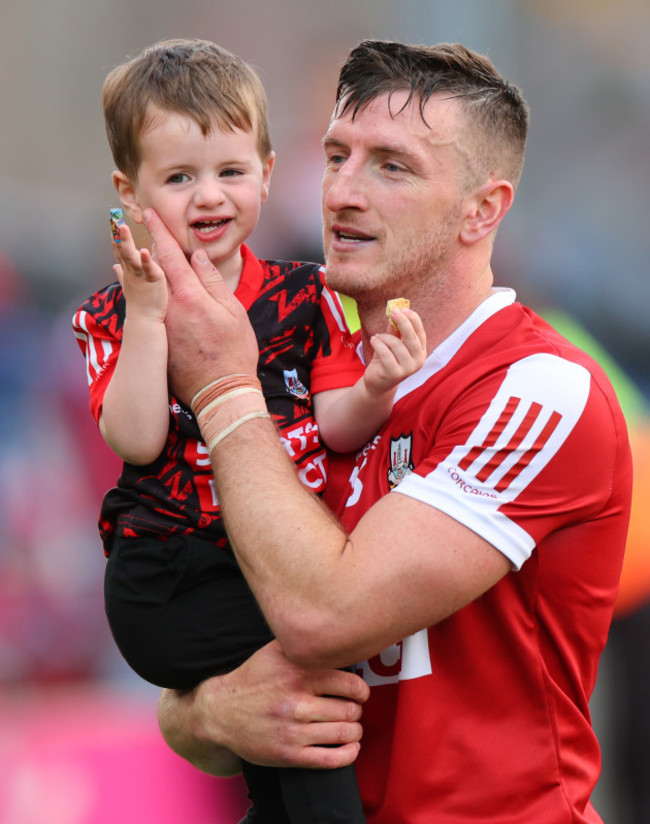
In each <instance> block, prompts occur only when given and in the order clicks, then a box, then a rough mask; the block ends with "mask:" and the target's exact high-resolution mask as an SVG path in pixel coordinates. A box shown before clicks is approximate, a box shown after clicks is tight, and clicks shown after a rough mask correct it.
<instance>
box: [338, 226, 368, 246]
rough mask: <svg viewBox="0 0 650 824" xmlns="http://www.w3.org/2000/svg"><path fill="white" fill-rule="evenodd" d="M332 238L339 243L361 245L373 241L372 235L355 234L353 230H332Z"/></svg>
mask: <svg viewBox="0 0 650 824" xmlns="http://www.w3.org/2000/svg"><path fill="white" fill-rule="evenodd" d="M333 234H334V237H335V238H336V239H337V240H339V241H341V243H362V242H364V241H368V240H374V239H375V238H374V237H372V235H367V234H364V233H363V232H356V231H354V230H353V229H334V230H333Z"/></svg>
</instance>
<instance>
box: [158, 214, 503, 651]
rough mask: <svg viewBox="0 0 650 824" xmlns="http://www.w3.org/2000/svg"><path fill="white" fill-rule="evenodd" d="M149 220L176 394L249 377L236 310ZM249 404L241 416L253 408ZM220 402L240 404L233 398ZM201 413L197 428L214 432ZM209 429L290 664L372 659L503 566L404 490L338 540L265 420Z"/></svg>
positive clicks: (248, 349)
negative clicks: (165, 292)
mask: <svg viewBox="0 0 650 824" xmlns="http://www.w3.org/2000/svg"><path fill="white" fill-rule="evenodd" d="M148 226H149V229H150V231H151V232H152V234H153V236H154V239H155V242H156V248H157V252H158V255H159V259H160V263H161V265H162V268H163V269H164V270H165V272H166V274H167V278H168V281H169V283H170V291H171V296H170V311H169V312H168V323H167V330H168V335H169V343H170V365H171V373H170V374H171V376H172V377H171V379H172V382H173V386H174V387H175V391H176V392H177V394H179V395H180V397H184V398H185V399H187V398H190V397H193V396H194V395H195V394H196V393H199V392H201V390H202V389H203V387H205V386H206V385H208V384H210V383H212V382H213V381H215V380H219V379H223V378H225V377H226V376H232V375H245V376H248V378H249V379H251V378H252V376H254V375H255V373H256V364H257V350H256V345H255V339H254V334H253V332H252V329H250V324H249V323H248V318H247V316H246V313H245V311H244V310H243V307H241V305H240V304H238V302H237V301H236V300H235V299H234V298H233V296H232V294H230V293H229V292H228V290H227V289H226V287H225V285H224V284H223V283H222V282H220V278H219V276H218V273H216V270H214V267H212V266H211V264H210V263H209V261H208V260H207V257H206V256H205V255H202V254H201V253H197V254H195V256H194V257H193V259H192V265H193V266H194V268H195V269H196V273H197V275H198V277H197V276H195V275H194V272H193V271H192V267H190V266H189V265H188V264H187V261H186V260H185V258H184V256H183V255H182V253H181V252H180V250H179V249H178V247H177V246H176V245H175V243H174V241H173V239H171V237H170V236H169V234H168V233H167V232H166V230H165V228H164V226H162V224H161V223H160V221H159V220H157V219H156V217H155V216H152V215H149V216H148ZM400 331H401V332H402V333H403V334H404V335H407V334H408V330H407V329H406V328H404V329H400ZM251 342H252V343H251ZM244 397H245V398H246V399H247V400H246V403H247V406H246V412H247V414H248V413H249V412H250V409H251V403H254V401H251V398H250V396H249V395H245V396H244ZM228 403H229V404H230V408H231V412H232V411H233V410H236V407H233V406H232V405H233V404H236V403H237V401H236V400H233V401H229V402H228ZM263 408H264V404H263V398H261V397H260V399H259V409H260V411H261V410H262V409H263ZM219 414H220V413H219ZM201 417H202V421H203V422H202V424H201V425H202V428H204V425H206V426H211V425H212V421H211V420H209V419H208V418H207V417H206V416H201ZM235 417H236V416H235ZM200 422H201V421H200ZM221 434H223V433H219V435H220V436H221ZM204 435H205V431H204ZM213 435H214V432H212V433H211V437H206V441H208V442H209V443H212V444H213V448H212V450H211V458H212V463H213V470H214V475H215V480H216V484H217V491H218V495H219V500H220V504H221V507H222V512H223V516H224V519H225V523H226V528H227V530H228V534H229V536H230V540H231V543H232V546H233V548H234V550H235V553H236V555H237V558H238V561H239V563H240V566H241V568H242V571H243V572H244V575H245V576H246V578H247V579H248V581H249V583H250V585H251V588H252V590H253V592H254V594H255V596H256V598H257V600H258V602H259V604H260V606H261V607H262V610H263V612H264V614H265V616H266V618H267V620H268V621H269V624H270V626H271V628H272V629H273V631H274V633H275V635H276V637H277V638H278V639H279V641H280V643H281V646H282V649H283V650H284V651H285V653H286V654H287V656H288V657H289V658H291V659H293V660H295V661H298V662H300V663H302V664H311V665H323V666H344V665H348V664H351V663H353V662H355V661H359V660H362V659H363V658H367V657H369V656H371V655H374V654H376V653H377V652H379V651H380V650H382V649H384V648H386V647H387V646H389V645H390V644H392V643H395V642H397V641H399V640H401V639H402V638H405V637H406V636H408V635H410V634H411V633H413V632H415V631H417V630H419V629H422V628H424V627H426V626H430V625H432V624H434V623H436V622H437V621H440V620H442V619H443V618H445V617H447V616H448V615H450V614H451V613H452V612H454V611H456V610H457V609H459V608H460V607H461V606H463V605H465V604H467V603H469V602H470V601H472V600H473V599H475V598H476V597H478V596H479V595H481V594H482V593H483V592H485V591H486V590H487V589H489V588H490V587H491V586H492V585H493V584H494V583H496V581H498V580H499V579H500V578H501V577H503V576H504V575H505V574H506V573H507V572H508V571H509V570H510V568H511V567H510V562H509V561H508V560H507V559H506V558H505V557H504V556H503V555H502V554H501V553H500V552H498V551H497V550H496V549H494V547H492V546H491V545H490V544H489V543H487V542H486V541H485V540H483V539H482V538H480V537H479V536H478V535H477V534H475V533H474V532H472V531H471V530H469V529H467V528H466V527H465V526H463V525H462V524H460V523H458V522H457V521H455V520H454V519H452V518H450V517H448V516H447V515H445V514H443V513H442V512H440V511H438V510H436V509H434V508H433V507H431V506H429V505H427V504H424V503H422V502H419V501H416V500H414V499H411V498H408V497H406V496H403V495H399V494H392V495H388V496H386V497H385V498H383V499H382V500H380V501H379V502H378V503H377V504H375V506H373V507H372V508H371V509H370V511H369V512H368V513H366V515H365V516H364V517H363V518H362V519H361V521H360V522H359V524H358V526H357V527H356V528H355V530H354V531H353V532H352V534H351V535H349V536H347V535H346V534H345V532H344V531H343V529H342V528H341V527H340V525H339V524H338V523H337V522H335V521H334V519H333V518H332V517H331V516H330V515H329V513H328V512H327V511H326V509H325V507H324V506H322V505H321V504H320V502H319V500H318V499H317V498H315V497H314V496H313V495H311V493H309V492H308V490H306V489H305V488H304V487H303V486H302V485H301V484H300V483H299V481H298V479H297V477H296V473H295V469H294V467H293V464H291V462H290V461H289V459H288V457H287V455H286V453H285V451H284V449H283V448H282V446H281V445H280V442H279V439H278V437H277V432H276V430H275V428H274V426H273V425H272V423H271V421H270V420H264V419H260V418H254V419H248V420H247V421H246V423H244V424H242V425H239V426H237V428H235V429H233V430H232V431H229V434H227V435H226V436H224V437H220V439H219V440H216V438H215V437H213ZM215 441H216V442H215Z"/></svg>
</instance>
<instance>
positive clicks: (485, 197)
mask: <svg viewBox="0 0 650 824" xmlns="http://www.w3.org/2000/svg"><path fill="white" fill-rule="evenodd" d="M514 196H515V193H514V189H513V187H512V184H511V183H510V182H509V181H507V180H490V181H488V182H487V183H486V184H485V185H483V186H481V187H480V188H479V189H478V190H477V191H476V192H474V194H473V195H472V197H471V199H470V202H469V206H468V210H467V214H466V216H465V220H464V222H463V225H462V228H461V232H460V237H461V240H462V241H464V242H465V243H468V244H471V243H476V242H477V241H478V240H482V239H483V238H484V237H486V236H487V235H489V234H491V233H492V232H495V231H496V230H497V228H498V227H499V224H500V223H501V221H502V220H503V218H504V217H505V216H506V214H507V213H508V211H509V209H510V207H511V206H512V201H513V199H514Z"/></svg>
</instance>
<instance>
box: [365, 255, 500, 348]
mask: <svg viewBox="0 0 650 824" xmlns="http://www.w3.org/2000/svg"><path fill="white" fill-rule="evenodd" d="M492 285H493V276H492V271H491V269H490V268H489V267H488V268H487V269H486V270H485V271H484V272H483V273H482V275H481V277H479V278H477V279H476V280H474V281H472V283H471V284H469V285H467V284H466V286H465V288H460V289H455V290H453V293H444V292H437V293H434V294H419V295H415V296H413V298H412V299H411V298H410V296H406V295H405V297H409V298H410V299H411V308H412V309H414V310H415V311H416V312H417V313H418V314H419V315H420V317H421V319H422V324H423V326H424V331H425V332H426V336H427V355H429V354H431V352H433V350H434V349H436V348H437V347H438V346H439V345H440V344H441V343H442V342H443V341H444V340H446V339H447V338H448V337H449V335H451V334H452V333H453V332H454V331H455V330H456V329H458V327H459V326H460V325H461V324H462V323H463V322H464V321H465V320H466V319H467V318H468V317H469V316H470V315H471V314H472V312H473V311H474V310H475V309H476V308H477V307H478V306H480V304H481V303H483V301H484V300H486V299H487V298H488V297H489V296H490V294H491V291H492ZM357 309H358V312H359V321H360V323H361V336H362V343H363V352H364V357H365V359H366V363H367V362H368V361H369V359H370V358H371V357H372V347H371V346H370V338H371V337H372V336H373V335H376V334H378V333H380V332H386V331H387V324H388V321H387V318H386V304H385V303H384V302H383V301H382V303H381V304H375V303H372V302H369V303H360V304H358V306H357Z"/></svg>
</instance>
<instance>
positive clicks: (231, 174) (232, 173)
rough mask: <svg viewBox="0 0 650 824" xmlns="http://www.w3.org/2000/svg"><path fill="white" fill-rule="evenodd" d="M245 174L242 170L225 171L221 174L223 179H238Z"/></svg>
mask: <svg viewBox="0 0 650 824" xmlns="http://www.w3.org/2000/svg"><path fill="white" fill-rule="evenodd" d="M242 174H244V173H243V172H242V171H241V169H223V171H222V172H221V173H220V175H221V177H238V176H239V175H242Z"/></svg>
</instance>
